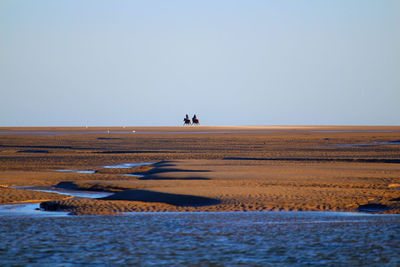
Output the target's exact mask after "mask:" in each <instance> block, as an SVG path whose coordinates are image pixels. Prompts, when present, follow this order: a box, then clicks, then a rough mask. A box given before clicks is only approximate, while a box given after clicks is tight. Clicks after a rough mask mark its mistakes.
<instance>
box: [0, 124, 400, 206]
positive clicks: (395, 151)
mask: <svg viewBox="0 0 400 267" xmlns="http://www.w3.org/2000/svg"><path fill="white" fill-rule="evenodd" d="M133 131H134V132H133ZM122 163H151V164H150V165H147V166H139V167H131V168H105V166H110V165H117V164H122ZM62 170H77V171H92V172H93V173H76V172H72V171H62ZM126 174H134V175H126ZM13 186H45V187H58V188H65V189H68V188H73V189H77V190H100V191H101V190H104V191H111V192H114V194H113V195H111V196H109V197H106V198H103V199H86V198H71V197H69V196H61V195H58V194H53V193H44V192H34V191H28V190H23V189H15V188H12V187H13ZM399 189H400V127H389V126H382V127H380V126H213V127H211V126H196V127H109V128H105V127H104V128H95V127H90V128H84V127H80V128H78V127H69V128H68V127H62V128H61V127H60V128H29V127H26V128H0V203H1V204H9V203H23V202H43V203H42V207H43V208H45V209H48V210H67V211H70V212H71V213H72V214H118V213H120V212H129V211H152V212H157V211H374V212H380V213H400V200H399V197H400V190H399Z"/></svg>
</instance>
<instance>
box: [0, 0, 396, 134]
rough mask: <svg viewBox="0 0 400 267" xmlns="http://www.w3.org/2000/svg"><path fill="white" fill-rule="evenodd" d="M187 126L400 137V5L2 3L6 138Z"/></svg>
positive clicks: (0, 115) (0, 116)
mask: <svg viewBox="0 0 400 267" xmlns="http://www.w3.org/2000/svg"><path fill="white" fill-rule="evenodd" d="M185 114H189V116H193V114H196V115H197V116H198V118H199V119H200V122H201V124H203V125H302V124H307V125H310V124H314V125H319V124H322V125H400V116H399V115H400V1H398V0H379V1H378V0H326V1H320V0H314V1H311V0H309V1H306V0H296V1H295V0H282V1H277V0H246V1H244V0H241V1H235V0H201V1H186V0H181V1H179V0H168V1H165V0H146V1H131V0H119V1H112V0H109V1H102V0H83V1H82V0H79V1H77V0H59V1H54V0H47V1H44V0H35V1H31V0H26V1H22V0H2V1H0V126H84V125H88V126H175V125H182V123H183V117H184V116H185Z"/></svg>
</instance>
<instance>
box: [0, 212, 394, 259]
mask: <svg viewBox="0 0 400 267" xmlns="http://www.w3.org/2000/svg"><path fill="white" fill-rule="evenodd" d="M0 238H1V240H2V241H1V242H0V262H1V263H2V264H3V265H12V264H16V265H26V264H33V265H38V266H39V265H46V264H56V265H63V266H64V265H75V264H77V265H86V264H89V263H90V264H100V265H115V264H130V265H139V266H149V265H157V266H160V265H164V266H171V265H173V266H187V265H202V266H204V265H229V266H238V265H242V266H249V265H262V266H265V265H273V266H276V265H278V266H283V265H291V264H292V265H315V266H317V265H324V264H325V265H326V264H328V265H343V266H348V265H369V266H370V265H375V266H385V265H386V266H396V265H399V264H400V256H399V255H400V243H399V240H400V216H396V215H367V214H354V213H323V212H227V213H217V212H216V213H134V214H133V215H126V216H68V217H43V216H41V217H37V216H30V215H26V216H22V217H21V216H13V215H9V216H1V217H0Z"/></svg>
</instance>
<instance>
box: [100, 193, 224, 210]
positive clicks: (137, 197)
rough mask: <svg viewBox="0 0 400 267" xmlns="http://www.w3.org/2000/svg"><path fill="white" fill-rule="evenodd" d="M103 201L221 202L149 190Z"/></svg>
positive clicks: (184, 204)
mask: <svg viewBox="0 0 400 267" xmlns="http://www.w3.org/2000/svg"><path fill="white" fill-rule="evenodd" d="M101 199H103V200H125V201H142V202H158V203H166V204H170V205H174V206H192V207H195V206H208V205H216V204H219V203H220V202H221V201H220V200H219V199H214V198H208V197H199V196H192V195H181V194H170V193H160V192H154V191H149V190H125V191H122V192H118V193H115V194H114V195H111V196H108V197H104V198H101Z"/></svg>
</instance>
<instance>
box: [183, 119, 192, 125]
mask: <svg viewBox="0 0 400 267" xmlns="http://www.w3.org/2000/svg"><path fill="white" fill-rule="evenodd" d="M190 124H191V122H190V119H187V118H184V119H183V125H190Z"/></svg>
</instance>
